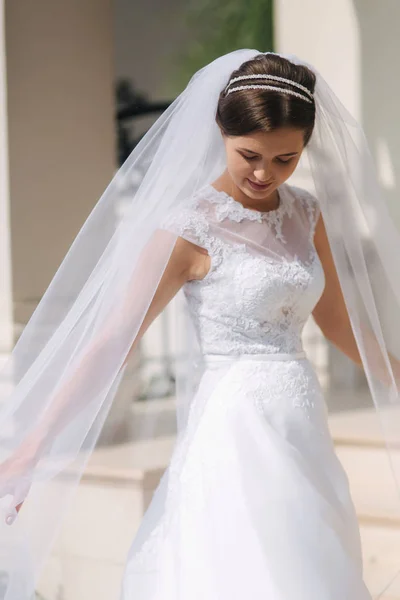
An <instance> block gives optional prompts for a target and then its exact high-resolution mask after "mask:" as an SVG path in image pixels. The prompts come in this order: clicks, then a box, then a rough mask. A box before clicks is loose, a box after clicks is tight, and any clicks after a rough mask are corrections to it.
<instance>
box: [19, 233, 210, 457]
mask: <svg viewBox="0 0 400 600" xmlns="http://www.w3.org/2000/svg"><path fill="white" fill-rule="evenodd" d="M165 234H166V235H169V233H168V232H167V233H166V232H163V231H161V232H160V235H159V236H157V232H156V235H155V236H154V238H153V240H151V242H150V243H149V245H148V247H147V248H146V249H145V251H144V252H145V254H144V257H143V261H142V262H141V264H140V265H139V268H138V270H137V271H136V272H135V273H134V274H133V276H132V281H131V283H130V285H129V289H128V291H127V293H126V297H125V298H121V303H120V305H117V306H115V307H114V309H113V312H112V314H111V315H110V317H109V319H108V321H107V322H105V323H104V326H103V327H102V328H101V330H100V333H99V334H98V335H97V336H95V337H94V339H93V340H92V341H91V342H90V343H89V344H88V345H87V347H86V348H85V351H84V353H83V354H81V355H80V356H79V357H77V359H76V361H75V362H74V363H72V365H71V368H70V375H69V376H68V377H67V379H66V381H65V382H63V383H62V385H61V387H60V390H59V391H57V392H56V393H55V396H54V398H53V399H52V402H51V403H50V405H49V407H48V409H47V411H46V412H45V413H44V414H43V416H42V417H41V418H40V419H39V421H38V424H37V425H35V426H34V428H33V430H32V432H31V433H30V434H29V435H28V436H27V437H26V438H25V441H24V443H23V445H22V447H19V448H18V449H17V451H16V453H17V454H18V455H20V456H21V455H24V456H27V455H28V454H29V455H30V457H31V460H32V461H33V462H35V461H36V459H37V458H40V456H41V455H42V453H43V450H44V449H45V448H46V446H47V445H49V444H51V443H52V440H54V439H55V437H56V436H57V434H58V433H59V431H61V430H63V429H64V428H65V426H66V425H68V423H69V422H70V421H71V420H72V419H73V418H74V417H75V416H76V415H77V414H78V413H79V412H80V411H81V410H82V409H83V408H84V407H85V402H82V399H83V398H85V399H86V400H87V402H90V401H91V398H92V397H93V398H95V397H96V396H97V394H99V393H103V392H102V390H103V389H104V386H105V385H107V382H106V381H103V379H104V377H103V376H102V370H101V365H102V364H105V363H107V362H109V361H113V360H114V354H115V353H118V352H119V351H120V350H119V341H118V338H119V333H118V331H119V329H120V328H121V327H122V328H123V327H130V325H129V322H127V320H128V321H129V319H130V318H132V316H133V317H134V318H133V319H132V321H137V319H139V318H140V315H141V314H142V312H143V307H142V306H141V302H142V300H141V295H143V297H144V302H146V296H147V294H148V292H147V291H146V286H145V284H144V283H143V281H144V278H145V275H146V270H147V271H149V269H150V270H151V262H150V263H149V261H151V257H152V256H153V252H154V244H156V245H157V244H158V245H159V244H160V243H162V240H163V237H162V236H164V235H165ZM159 251H160V250H159ZM147 252H148V255H147V256H148V258H147V261H146V253H147ZM207 258H208V254H207V255H205V254H204V250H203V249H201V248H199V247H198V246H195V245H194V244H192V243H191V242H189V241H187V240H185V239H183V238H182V237H177V239H176V241H175V244H174V247H173V249H172V253H171V255H170V258H169V260H168V263H167V265H166V267H165V270H164V272H163V275H162V277H161V279H160V281H159V283H158V286H157V289H156V292H155V294H154V296H153V298H152V300H151V302H150V304H149V306H148V308H147V310H146V313H145V316H144V318H143V321H142V323H141V325H140V328H139V330H138V332H137V334H136V335H135V338H134V342H133V345H132V346H131V348H130V350H129V352H128V353H127V355H126V357H125V359H124V361H123V363H122V364H120V365H119V370H121V369H122V368H123V366H124V365H125V364H126V362H127V361H128V359H129V356H130V354H132V352H133V351H134V350H135V348H136V347H137V345H138V343H139V341H140V339H141V338H142V337H143V335H144V333H145V332H146V330H147V329H148V328H149V326H150V325H151V323H152V322H153V321H154V320H155V319H156V317H157V316H158V315H159V314H160V313H161V312H162V311H163V309H164V308H165V307H166V306H167V305H168V303H169V302H170V301H171V300H172V298H173V297H174V296H175V295H176V294H177V293H178V291H179V290H180V289H181V287H182V286H183V285H184V283H185V282H186V281H189V280H191V279H201V278H202V277H204V275H205V272H206V269H207ZM150 285H153V284H152V283H150ZM143 286H144V291H143ZM136 313H137V315H136ZM135 315H136V316H135ZM88 381H90V382H91V383H90V386H91V389H90V393H87V391H86V383H87V382H88Z"/></svg>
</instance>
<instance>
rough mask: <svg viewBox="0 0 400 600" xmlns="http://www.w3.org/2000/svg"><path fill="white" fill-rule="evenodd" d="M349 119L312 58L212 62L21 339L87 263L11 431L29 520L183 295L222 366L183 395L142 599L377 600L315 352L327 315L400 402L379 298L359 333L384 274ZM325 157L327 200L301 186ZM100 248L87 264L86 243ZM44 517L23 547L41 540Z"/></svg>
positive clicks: (149, 529)
mask: <svg viewBox="0 0 400 600" xmlns="http://www.w3.org/2000/svg"><path fill="white" fill-rule="evenodd" d="M316 84H317V85H316ZM318 85H319V87H318ZM324 86H325V87H324ZM341 110H342V107H341V106H340V104H339V103H338V102H337V101H336V99H335V98H334V96H333V95H332V94H331V92H330V90H329V88H327V86H326V84H325V83H324V82H323V81H322V78H321V79H320V80H318V77H316V75H315V73H314V72H313V70H312V69H310V68H309V67H307V66H306V65H302V64H298V61H295V62H293V61H291V60H289V59H287V58H284V57H282V56H279V55H276V54H273V53H266V54H260V53H258V52H256V51H252V50H243V51H237V52H235V53H231V54H229V55H226V56H224V57H221V58H220V59H218V60H217V61H214V63H211V65H209V66H207V67H205V68H204V69H203V70H202V71H200V72H199V73H198V74H196V75H195V77H194V78H193V79H192V81H191V82H190V84H189V86H188V88H187V90H185V92H184V93H183V94H182V95H181V97H179V98H178V99H177V101H176V102H175V103H174V104H173V105H172V107H171V108H170V110H169V112H167V114H166V115H164V116H163V117H162V118H161V119H160V120H159V121H158V122H157V124H156V125H155V126H154V127H153V128H152V129H151V130H150V132H149V133H148V134H147V136H146V137H145V138H144V140H143V142H142V144H141V145H140V147H139V148H138V149H137V150H136V151H135V152H134V153H133V155H132V156H131V157H130V159H128V161H127V164H126V165H125V166H124V168H123V169H122V171H121V172H120V174H119V176H117V178H116V180H115V181H114V182H112V184H111V187H110V188H109V189H108V190H107V191H106V194H105V197H104V198H103V200H102V201H101V202H102V203H103V204H101V202H100V203H99V206H98V207H97V208H96V211H97V212H96V211H95V213H94V214H93V215H92V217H90V219H89V222H88V224H87V225H86V230H85V229H84V230H83V234H81V238H80V240H79V239H78V241H77V244H78V246H74V247H73V248H72V251H71V252H72V254H71V255H70V256H69V257H68V258H69V262H68V259H67V263H66V264H65V266H64V271H62V272H61V275H60V274H59V275H58V279H57V276H56V279H55V284H53V290H50V296H48V297H46V296H45V298H44V300H43V307H42V309H41V311H40V310H39V316H36V323H35V322H33V324H31V329H30V330H29V329H28V328H29V325H28V328H27V329H28V331H27V333H25V336H26V337H25V338H24V339H23V340H22V341H21V342H20V348H22V349H23V350H24V351H25V352H26V351H27V350H29V349H30V348H29V343H30V339H32V338H33V337H34V335H35V334H37V331H38V330H39V327H38V324H39V323H40V318H42V317H43V315H45V314H46V313H45V308H46V302H47V310H48V308H49V299H50V300H51V299H52V295H51V292H52V291H53V293H54V295H53V299H54V297H57V293H59V292H60V291H61V292H63V291H64V293H65V289H64V287H63V284H64V283H65V282H66V281H68V273H69V269H70V268H72V267H75V268H76V267H77V265H78V259H80V260H82V257H83V256H85V260H87V262H88V264H87V265H84V266H83V267H81V266H80V268H81V270H80V271H79V282H78V284H77V285H76V289H74V293H73V294H71V296H72V298H73V301H70V300H69V301H68V302H67V306H66V307H63V309H62V310H60V312H59V313H57V318H56V319H55V320H56V321H57V325H58V327H57V328H54V326H53V328H52V330H51V333H50V334H49V337H48V338H47V339H46V340H45V344H43V349H42V351H41V353H40V354H39V356H38V357H37V358H33V357H31V358H29V357H28V359H25V362H24V363H23V369H22V370H23V375H22V377H21V380H20V381H19V385H17V387H16V401H15V403H14V405H13V408H12V409H11V408H10V404H8V407H9V408H8V411H7V410H5V411H4V419H3V421H2V422H3V423H5V422H6V420H7V418H8V419H9V418H10V415H11V416H14V417H15V415H16V417H17V418H16V421H17V423H18V426H19V430H18V435H17V440H16V441H15V439H13V441H12V442H8V444H5V443H4V442H3V447H5V448H6V451H7V452H6V454H7V456H5V458H6V460H5V461H4V462H3V464H2V466H1V468H0V484H1V486H2V492H3V494H2V495H4V493H5V492H11V493H12V495H13V501H12V503H11V508H12V507H13V506H16V507H17V511H16V512H18V511H19V509H20V508H21V506H22V503H23V501H24V499H25V498H26V497H27V495H28V491H29V490H30V488H31V484H32V481H33V482H35V485H33V486H32V489H31V492H30V493H29V495H28V498H27V502H26V503H25V504H26V509H27V514H29V503H31V506H32V507H33V508H32V509H31V511H30V515H31V519H32V520H33V517H32V515H33V516H34V515H36V516H37V514H38V511H39V510H40V507H41V506H42V503H43V500H46V498H47V499H48V498H49V497H50V496H51V494H52V491H53V490H54V489H57V481H58V483H59V482H60V475H61V476H62V474H63V473H64V480H62V479H61V481H62V483H63V484H65V467H66V466H67V465H70V463H71V462H72V461H75V462H74V464H75V470H74V475H73V476H71V480H72V483H73V484H76V482H77V480H78V479H79V475H80V473H81V471H82V469H83V467H84V464H85V461H86V458H87V454H88V453H89V452H90V451H91V449H92V448H93V445H94V443H95V441H96V439H97V436H98V433H99V431H100V429H101V426H102V423H103V422H104V419H105V416H106V414H107V411H108V408H109V406H110V403H111V401H112V398H113V396H114V393H115V390H116V387H117V385H118V381H119V378H120V375H121V373H122V372H123V365H124V364H125V363H126V360H127V358H128V356H129V354H130V353H131V352H132V351H133V350H134V348H135V347H136V345H137V343H138V341H139V340H140V338H141V337H142V335H143V333H144V332H145V331H146V330H147V328H148V327H149V325H150V324H151V323H152V321H153V320H154V318H155V317H156V316H157V315H158V314H159V313H160V312H161V311H162V310H163V309H164V308H165V307H166V306H167V304H168V303H169V302H170V300H171V299H172V298H173V297H174V296H175V295H176V294H177V293H178V291H179V290H181V289H183V291H184V294H185V297H186V300H187V306H188V310H189V314H190V318H191V321H192V323H193V325H194V327H195V331H196V336H197V339H196V340H193V339H192V340H191V341H190V349H193V348H194V346H195V344H196V343H198V346H199V350H200V359H201V364H202V368H203V370H202V372H201V377H200V380H199V382H198V383H196V382H194V381H192V383H193V394H192V395H191V396H189V403H188V404H184V403H182V404H179V398H178V408H179V414H178V418H179V424H180V427H179V431H178V434H179V435H178V439H177V443H176V445H175V448H174V452H173V456H172V459H171V462H170V465H169V468H168V469H167V471H166V472H165V474H164V476H163V478H162V480H161V482H160V485H159V487H158V488H157V490H156V493H155V494H154V496H153V500H152V503H151V505H150V507H149V509H148V511H147V512H146V514H145V517H144V519H143V521H142V523H141V527H140V529H139V531H138V533H137V535H136V537H135V539H134V541H133V544H132V546H131V550H130V552H129V555H128V559H127V563H126V569H125V574H124V578H123V585H122V598H123V599H124V600H128V599H131V598H137V599H138V600H139V599H140V600H156V599H157V600H158V599H159V598H163V599H170V600H178V599H179V600H181V599H185V600H187V599H189V598H190V600H196V599H200V598H201V599H203V598H208V599H209V600H211V599H215V600H217V599H218V600H219V599H222V598H230V600H234V599H236V598H237V599H239V598H240V599H242V598H244V597H249V598H252V599H254V600H257V599H258V598H259V599H260V600H261V599H264V598H274V599H275V598H276V599H282V600H289V599H292V598H297V599H302V598H304V599H307V600H310V598H315V599H316V600H317V599H318V600H321V599H334V598H335V599H336V598H351V599H352V600H364V599H369V598H370V597H371V596H370V594H369V592H368V590H367V588H366V586H365V583H364V581H363V574H362V556H361V545H360V537H359V529H358V524H357V518H356V514H355V510H354V506H353V503H352V499H351V496H350V492H349V485H348V480H347V477H346V474H345V472H344V470H343V467H342V466H341V464H340V462H339V461H338V459H337V457H336V455H335V452H334V447H333V443H332V439H331V437H330V434H329V430H328V426H327V412H326V406H325V403H324V398H323V395H322V391H321V388H320V385H319V383H318V380H317V377H316V374H315V372H314V370H313V368H312V366H311V364H310V362H309V361H308V359H307V357H306V356H305V354H304V351H303V348H302V344H301V332H302V328H303V326H304V324H305V322H306V320H307V319H308V317H309V316H310V315H311V314H313V316H314V318H315V320H316V322H317V323H318V325H319V326H320V328H321V330H322V331H323V333H324V334H325V336H326V337H327V338H328V339H329V340H331V341H332V342H333V343H335V344H336V345H337V346H338V347H339V348H340V349H341V350H342V351H343V352H345V353H346V354H347V355H348V356H349V357H350V358H351V359H353V360H354V362H355V363H357V364H358V365H363V366H364V368H365V369H366V370H367V373H368V375H369V376H370V387H371V391H372V393H374V391H376V390H377V389H379V390H386V394H387V397H388V398H389V394H392V395H391V396H390V398H392V399H393V392H394V393H395V394H397V379H396V377H397V372H398V368H399V367H398V362H397V361H396V359H395V358H394V357H393V356H392V355H390V354H389V353H388V352H387V349H386V340H385V339H384V337H382V332H381V331H380V330H379V332H380V338H378V337H377V331H378V329H379V325H380V322H379V321H378V322H376V321H374V319H373V318H369V317H370V315H371V314H372V315H373V317H374V318H375V317H376V314H377V311H376V307H375V305H374V303H371V302H370V299H368V301H367V302H365V303H364V306H363V307H364V308H366V318H364V320H363V322H362V323H361V321H358V317H359V314H360V310H361V309H360V307H359V306H358V305H356V304H355V303H354V300H355V298H356V295H357V293H358V292H361V293H363V292H365V290H366V287H365V285H367V287H368V284H369V283H370V275H371V273H369V272H368V271H365V270H364V269H358V270H357V268H356V267H355V262H354V260H353V259H354V258H358V257H359V251H360V248H361V242H362V236H361V235H359V233H358V230H359V227H358V226H357V225H356V224H357V220H356V219H357V217H358V216H359V214H358V212H357V210H354V212H353V211H352V206H354V200H355V199H357V200H358V199H359V198H360V197H361V194H359V193H358V189H359V188H358V187H357V184H358V183H359V181H360V166H361V168H362V169H364V167H365V162H364V161H365V156H364V154H362V155H361V158H359V154H357V153H355V152H354V147H353V143H354V139H353V138H351V136H349V137H346V135H345V134H346V132H347V129H346V127H347V125H348V123H347V122H346V119H349V122H350V125H352V123H351V121H350V119H351V118H350V117H349V116H348V115H347V113H344V115H345V117H343V115H342V114H341ZM313 143H314V147H312V144H313ZM305 149H307V151H308V158H309V160H310V163H311V168H312V173H313V177H314V184H315V188H316V192H317V194H318V199H317V197H316V196H313V195H311V194H310V193H308V192H306V191H305V190H303V189H301V188H297V187H294V186H291V185H289V184H288V183H286V181H287V179H288V178H289V177H290V175H291V174H292V173H293V172H294V170H295V168H296V166H297V165H298V163H299V161H300V159H301V157H302V155H303V152H304V150H305ZM361 149H363V146H361ZM343 156H345V158H346V161H345V162H343V161H342V160H341V159H342V158H343ZM139 167H141V168H143V169H144V171H145V172H144V174H143V173H142V176H141V180H140V184H139V187H138V189H137V190H136V193H135V195H134V201H132V206H131V207H130V210H129V211H128V213H127V215H126V216H125V217H124V219H123V220H122V222H119V221H117V222H113V223H112V224H111V225H110V223H109V222H108V217H110V213H107V210H109V209H110V207H111V208H113V204H112V202H113V199H115V198H116V192H117V190H118V186H119V184H120V181H121V175H122V176H123V177H125V178H126V179H129V178H130V177H131V175H132V169H136V170H137V169H138V168H139ZM363 176H364V171H363ZM368 177H370V171H369V170H367V171H366V172H365V178H368ZM362 183H363V184H364V180H363V181H362ZM363 189H364V188H363ZM354 190H356V194H355V196H354ZM375 191H376V190H375V189H373V190H371V193H375ZM321 199H322V200H321ZM139 202H140V203H141V204H139ZM346 203H347V204H346ZM321 204H322V205H323V211H322V212H323V213H324V214H322V212H321ZM358 206H359V205H358ZM358 206H357V207H355V208H356V209H358ZM138 209H140V211H138ZM382 214H383V217H384V219H385V218H387V219H388V217H387V215H386V213H384V212H383V211H381V215H382ZM383 224H384V226H387V227H388V223H387V221H384V223H383ZM103 226H107V227H108V228H109V229H108V230H106V232H104V231H103V229H102V227H103ZM326 226H327V229H329V227H330V231H328V233H329V238H330V241H328V235H327V231H326V228H325V227H326ZM91 227H92V229H91ZM93 231H95V232H96V234H97V237H94V236H93ZM386 232H387V230H386ZM390 234H391V235H392V239H391V241H392V242H393V243H396V244H398V239H397V238H396V237H394V235H395V234H394V233H393V232H392V230H391V231H390ZM82 240H83V242H82ZM350 241H351V243H352V244H353V245H351V244H350V245H349V244H348V242H350ZM89 242H90V244H89V245H88V246H86V249H90V250H91V251H92V252H93V256H89V257H87V256H86V255H84V254H83V252H82V251H83V247H82V246H79V244H82V243H89ZM342 244H343V245H344V247H345V249H346V253H345V254H344V251H343V245H342ZM381 246H383V245H381ZM381 256H382V255H381ZM349 259H350V260H349ZM349 264H350V265H351V270H350V269H349ZM386 267H387V266H386ZM389 271H390V265H389ZM387 272H388V271H387ZM389 279H390V278H389ZM345 297H346V299H345ZM368 298H369V297H368ZM39 308H40V307H39ZM371 308H372V310H371ZM52 316H53V315H52ZM377 324H378V328H377V327H376V325H377ZM35 326H36V330H35V329H34V327H35ZM30 336H31V337H30ZM16 353H17V356H18V347H17V349H16ZM20 354H21V355H22V354H23V353H22V352H21V353H20ZM28 354H29V353H28ZM379 386H380V387H379ZM39 390H40V399H38V391H39ZM18 393H19V395H18ZM29 397H30V398H31V401H33V402H34V407H35V414H34V416H33V411H32V405H31V409H29V405H28V399H29ZM6 409H7V407H6ZM32 420H33V422H32ZM54 482H56V485H54ZM68 483H70V482H69V481H68ZM62 489H63V492H64V490H65V485H63V486H62ZM35 490H36V491H35ZM63 495H64V496H65V494H63ZM55 504H56V506H55V507H54V502H53V503H52V506H51V510H52V511H54V512H55V511H58V510H60V506H61V508H62V502H57V503H55ZM35 507H36V508H35ZM8 510H9V511H10V508H9V509H8ZM24 510H25V505H24ZM24 510H23V511H21V515H20V517H19V518H18V519H16V522H15V524H14V525H13V527H12V529H13V528H14V527H15V526H16V525H18V524H19V522H20V520H21V522H22V525H21V527H22V526H23V516H24ZM16 512H14V513H13V512H11V513H10V512H9V514H8V523H9V524H12V523H13V521H14V519H15V516H16ZM10 516H11V518H10ZM26 519H28V517H26ZM32 520H29V521H27V526H26V528H25V530H26V531H24V535H25V536H26V538H24V536H22V538H23V543H22V545H23V546H24V547H27V546H31V540H32V539H35V540H37V538H38V537H39V534H42V533H43V532H42V530H39V528H37V530H36V531H35V528H34V526H32ZM48 522H49V523H50V524H51V523H52V522H53V523H54V522H55V519H54V516H53V517H52V519H51V518H50V516H49V519H48ZM29 536H30V537H29ZM26 540H28V542H26ZM49 545H50V544H49V543H45V544H43V547H41V548H40V551H41V553H42V554H44V552H45V551H46V550H47V549H48V547H49ZM23 558H24V560H22V559H21V554H20V553H15V557H14V559H13V560H10V561H9V563H10V566H9V567H8V571H7V573H8V575H9V583H8V595H6V596H5V597H6V598H7V600H8V599H9V598H12V599H13V600H14V598H15V600H16V599H17V598H25V597H26V598H28V597H29V596H28V595H27V592H26V590H28V589H33V585H34V583H33V582H34V576H35V568H36V565H35V564H34V563H35V560H32V557H30V556H29V553H28V558H26V557H25V556H24V557H23ZM35 558H36V557H35ZM31 563H32V564H33V566H32V564H31ZM21 565H22V566H21ZM36 570H37V569H36ZM17 576H18V577H17ZM21 577H22V578H24V586H23V590H24V591H23V593H22V594H21V584H20V583H16V582H17V579H18V582H20V581H21ZM30 578H31V579H30ZM18 594H19V595H18ZM24 594H25V595H24Z"/></svg>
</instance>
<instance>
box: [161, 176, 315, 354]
mask: <svg viewBox="0 0 400 600" xmlns="http://www.w3.org/2000/svg"><path fill="white" fill-rule="evenodd" d="M279 196H280V203H279V206H278V208H277V209H276V210H273V211H268V212H261V211H258V210H253V209H250V208H245V207H244V206H243V205H242V204H241V203H240V202H238V201H236V200H234V199H233V198H232V197H231V196H229V195H228V194H226V193H225V192H220V191H217V190H216V189H215V188H214V187H213V186H211V185H207V186H205V187H204V188H203V189H202V190H200V191H199V192H197V193H196V195H195V196H194V197H193V198H192V199H191V200H190V202H188V203H187V205H185V206H184V207H183V209H182V207H180V209H179V211H177V212H176V213H174V214H170V215H168V217H167V219H166V220H165V221H164V223H163V228H166V229H169V230H172V231H174V232H175V233H177V234H178V235H180V236H182V237H184V238H185V239H187V240H189V241H191V242H193V243H195V244H197V245H199V246H201V247H203V248H205V249H206V250H207V252H208V254H209V255H210V257H211V268H210V270H209V272H208V273H207V275H206V276H205V277H204V278H203V279H201V280H192V281H189V282H187V283H186V284H185V285H184V288H183V291H184V294H185V297H186V300H187V303H188V308H189V312H190V315H191V318H192V319H193V323H194V326H195V329H196V332H197V336H198V340H199V344H200V348H201V351H202V352H203V353H204V354H229V355H232V354H242V353H245V354H256V353H264V352H298V351H301V350H302V342H301V332H302V329H303V327H304V324H305V322H306V320H307V318H308V317H309V315H310V314H311V312H312V310H313V308H314V306H315V305H316V303H317V301H318V299H319V298H320V296H321V294H322V291H323V288H324V284H325V279H324V272H323V269H322V265H321V263H320V261H319V258H318V255H317V252H316V250H315V247H314V244H313V236H314V229H315V224H316V221H317V219H318V215H319V206H318V203H317V201H316V199H315V198H314V197H313V196H312V195H311V194H309V193H308V192H306V191H305V190H302V189H300V188H297V187H294V186H289V185H287V184H284V185H282V186H280V188H279Z"/></svg>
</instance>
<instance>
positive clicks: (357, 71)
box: [274, 0, 361, 387]
mask: <svg viewBox="0 0 400 600" xmlns="http://www.w3.org/2000/svg"><path fill="white" fill-rule="evenodd" d="M274 26H275V40H276V44H275V46H276V51H277V52H282V53H285V54H295V55H297V56H298V57H299V58H302V59H303V60H305V61H307V62H309V63H310V64H311V65H313V66H315V68H316V69H317V70H318V71H319V72H320V73H321V75H322V76H323V77H324V79H326V80H327V82H328V83H329V85H330V86H331V87H332V88H333V90H334V91H335V93H336V94H337V96H338V97H339V98H340V100H341V101H342V102H343V103H344V105H345V106H346V107H347V109H348V110H349V111H350V112H351V113H352V114H353V115H354V116H355V117H356V118H357V119H360V118H361V99H360V98H361V85H360V79H361V57H360V53H361V51H360V33H359V23H358V15H357V14H356V11H355V7H354V3H353V0H335V2H321V0H301V2H299V1H298V0H275V24H274ZM293 183H297V185H305V186H307V184H308V183H310V175H309V173H301V172H299V173H297V175H296V177H294V180H293ZM304 345H305V347H306V350H307V351H308V354H309V355H310V358H312V360H313V362H314V364H315V366H316V370H317V373H318V375H319V378H320V381H321V382H322V383H323V384H324V385H325V386H326V387H328V386H332V385H334V386H342V385H357V381H358V379H359V377H360V370H359V369H358V367H356V366H355V365H354V364H353V363H352V362H351V361H350V360H349V359H347V358H346V357H345V356H344V355H343V354H342V353H340V352H339V351H338V350H336V348H334V347H333V346H332V345H331V344H329V343H328V342H327V341H326V340H325V338H324V337H323V336H322V334H321V332H320V330H319V329H318V328H317V327H316V325H315V323H314V322H313V320H312V319H311V320H310V321H309V323H308V324H307V326H306V330H305V336H304Z"/></svg>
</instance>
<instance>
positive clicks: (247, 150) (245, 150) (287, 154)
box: [239, 148, 298, 156]
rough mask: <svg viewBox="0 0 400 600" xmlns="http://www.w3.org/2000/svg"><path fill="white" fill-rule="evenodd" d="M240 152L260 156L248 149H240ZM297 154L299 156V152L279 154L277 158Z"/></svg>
mask: <svg viewBox="0 0 400 600" xmlns="http://www.w3.org/2000/svg"><path fill="white" fill-rule="evenodd" d="M239 150H243V151H244V152H249V154H258V152H254V150H249V149H248V148H239ZM295 154H298V152H287V153H286V154H277V156H295Z"/></svg>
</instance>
